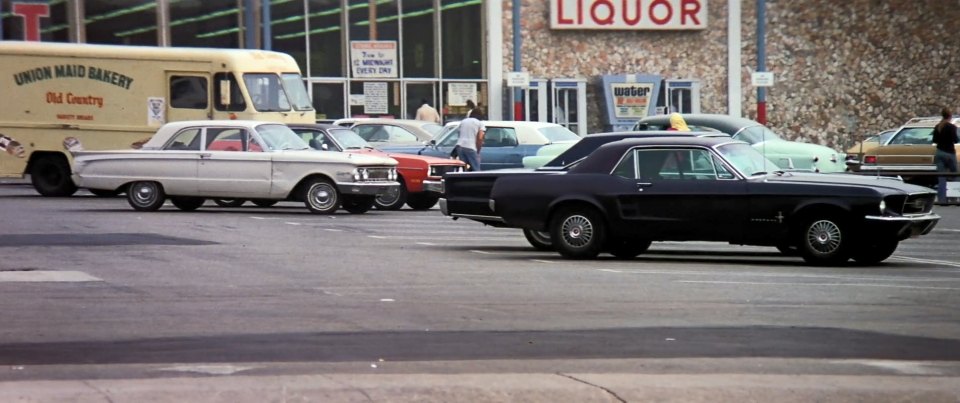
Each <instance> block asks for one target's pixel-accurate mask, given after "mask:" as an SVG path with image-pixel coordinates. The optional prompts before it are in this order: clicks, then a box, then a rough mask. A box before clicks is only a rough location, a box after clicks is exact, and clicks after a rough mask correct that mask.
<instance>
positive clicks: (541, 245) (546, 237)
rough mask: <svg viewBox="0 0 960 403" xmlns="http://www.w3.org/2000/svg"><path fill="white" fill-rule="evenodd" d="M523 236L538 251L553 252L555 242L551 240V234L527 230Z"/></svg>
mask: <svg viewBox="0 0 960 403" xmlns="http://www.w3.org/2000/svg"><path fill="white" fill-rule="evenodd" d="M523 236H524V237H525V238H527V242H530V245H532V246H533V247H534V248H535V249H536V250H553V241H552V240H550V233H549V232H547V231H534V230H532V229H525V230H523Z"/></svg>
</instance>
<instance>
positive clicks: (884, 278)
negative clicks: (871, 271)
mask: <svg viewBox="0 0 960 403" xmlns="http://www.w3.org/2000/svg"><path fill="white" fill-rule="evenodd" d="M598 270H604V269H598ZM621 273H627V274H675V275H688V276H725V277H730V276H736V277H766V278H806V279H831V280H861V281H905V280H906V281H914V282H927V281H929V282H943V281H960V278H949V277H913V278H911V277H900V276H844V275H833V274H802V273H796V274H788V273H782V274H781V273H759V272H725V271H685V270H622V271H621Z"/></svg>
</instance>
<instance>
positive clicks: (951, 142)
mask: <svg viewBox="0 0 960 403" xmlns="http://www.w3.org/2000/svg"><path fill="white" fill-rule="evenodd" d="M940 115H941V116H943V120H941V121H940V123H937V125H936V126H935V127H934V128H933V144H936V145H937V151H936V154H935V155H934V156H933V161H934V162H935V163H936V164H937V172H952V173H956V172H957V149H956V146H955V144H957V142H958V140H957V127H956V126H954V125H953V123H951V120H952V119H953V112H952V111H951V110H950V108H947V107H944V108H943V109H942V110H941V111H940ZM950 180H953V178H952V177H947V176H940V177H939V178H938V179H937V202H938V203H946V202H947V181H950Z"/></svg>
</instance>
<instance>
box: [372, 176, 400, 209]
mask: <svg viewBox="0 0 960 403" xmlns="http://www.w3.org/2000/svg"><path fill="white" fill-rule="evenodd" d="M399 180H400V186H397V187H394V188H393V189H391V190H390V191H388V192H387V193H383V194H379V195H377V198H376V204H375V205H376V207H377V210H399V209H400V207H403V204H404V203H406V202H407V185H406V184H404V183H403V178H401V179H399Z"/></svg>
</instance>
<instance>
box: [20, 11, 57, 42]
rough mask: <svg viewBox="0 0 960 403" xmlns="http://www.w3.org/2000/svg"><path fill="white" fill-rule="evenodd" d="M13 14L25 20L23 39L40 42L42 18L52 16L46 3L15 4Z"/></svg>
mask: <svg viewBox="0 0 960 403" xmlns="http://www.w3.org/2000/svg"><path fill="white" fill-rule="evenodd" d="M13 14H14V15H19V16H20V17H21V18H23V39H24V40H27V41H34V42H39V41H40V17H49V16H50V6H49V5H48V4H46V3H13Z"/></svg>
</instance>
